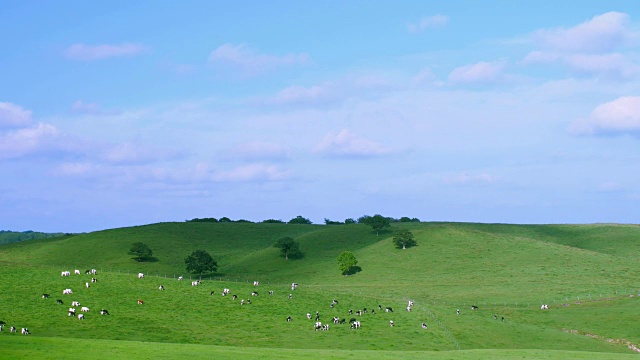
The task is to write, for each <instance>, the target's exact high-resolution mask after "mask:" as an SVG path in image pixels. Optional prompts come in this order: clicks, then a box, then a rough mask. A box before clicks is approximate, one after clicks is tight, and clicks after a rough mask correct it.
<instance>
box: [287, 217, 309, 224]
mask: <svg viewBox="0 0 640 360" xmlns="http://www.w3.org/2000/svg"><path fill="white" fill-rule="evenodd" d="M287 224H311V220H309V219H307V218H303V217H302V216H300V215H298V216H296V217H294V218H293V219H291V220H289V222H288V223H287Z"/></svg>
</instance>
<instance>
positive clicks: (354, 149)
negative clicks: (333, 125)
mask: <svg viewBox="0 0 640 360" xmlns="http://www.w3.org/2000/svg"><path fill="white" fill-rule="evenodd" d="M314 152H316V153H319V154H324V155H329V156H347V157H371V156H380V155H386V154H389V153H390V152H391V150H390V149H389V148H387V147H385V146H383V145H382V144H379V143H377V142H374V141H371V140H369V139H366V138H363V137H361V136H358V135H356V134H353V133H352V132H351V131H349V130H347V129H342V130H340V132H338V133H337V134H335V133H333V132H330V133H329V134H327V136H325V138H324V139H323V140H322V141H321V142H320V143H319V144H318V145H316V147H315V148H314Z"/></svg>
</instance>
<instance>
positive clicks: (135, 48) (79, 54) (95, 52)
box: [65, 43, 146, 61]
mask: <svg viewBox="0 0 640 360" xmlns="http://www.w3.org/2000/svg"><path fill="white" fill-rule="evenodd" d="M145 50H146V47H145V46H143V45H140V44H132V43H124V44H119V45H110V44H102V45H86V44H73V45H71V46H69V47H68V48H67V49H66V50H65V56H66V57H67V58H69V59H72V60H83V61H93V60H102V59H107V58H112V57H120V56H133V55H137V54H140V53H142V52H143V51H145Z"/></svg>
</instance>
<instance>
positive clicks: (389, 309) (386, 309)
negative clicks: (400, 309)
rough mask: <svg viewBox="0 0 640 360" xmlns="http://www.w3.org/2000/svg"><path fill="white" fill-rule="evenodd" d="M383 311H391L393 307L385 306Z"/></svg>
mask: <svg viewBox="0 0 640 360" xmlns="http://www.w3.org/2000/svg"><path fill="white" fill-rule="evenodd" d="M384 311H385V312H393V308H391V307H387V308H385V309H384Z"/></svg>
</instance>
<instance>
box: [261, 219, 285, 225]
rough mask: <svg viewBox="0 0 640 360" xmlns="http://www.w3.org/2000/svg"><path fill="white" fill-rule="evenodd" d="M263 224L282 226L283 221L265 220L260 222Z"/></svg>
mask: <svg viewBox="0 0 640 360" xmlns="http://www.w3.org/2000/svg"><path fill="white" fill-rule="evenodd" d="M262 223H263V224H284V221H282V220H276V219H267V220H262Z"/></svg>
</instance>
